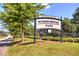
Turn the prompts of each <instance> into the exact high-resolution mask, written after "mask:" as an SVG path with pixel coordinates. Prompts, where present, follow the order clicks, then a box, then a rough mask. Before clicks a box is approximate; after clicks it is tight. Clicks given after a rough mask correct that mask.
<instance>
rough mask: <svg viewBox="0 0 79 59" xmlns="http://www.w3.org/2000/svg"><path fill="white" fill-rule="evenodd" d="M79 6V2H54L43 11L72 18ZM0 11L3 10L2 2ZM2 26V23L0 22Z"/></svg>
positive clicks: (50, 14)
mask: <svg viewBox="0 0 79 59" xmlns="http://www.w3.org/2000/svg"><path fill="white" fill-rule="evenodd" d="M77 7H79V3H53V4H52V5H50V6H49V7H48V8H46V9H44V10H42V11H41V12H42V13H44V14H46V15H49V16H58V17H63V18H64V17H67V18H72V14H73V13H74V12H75V10H76V8H77ZM0 11H3V8H2V4H0ZM1 27H2V25H1V24H0V28H1Z"/></svg>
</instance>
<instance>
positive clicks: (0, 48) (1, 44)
mask: <svg viewBox="0 0 79 59" xmlns="http://www.w3.org/2000/svg"><path fill="white" fill-rule="evenodd" d="M11 42H12V39H11V38H6V39H5V40H2V41H0V56H5V53H6V52H7V46H8V45H9V44H10V43H11Z"/></svg>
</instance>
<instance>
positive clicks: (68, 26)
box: [63, 18, 78, 36]
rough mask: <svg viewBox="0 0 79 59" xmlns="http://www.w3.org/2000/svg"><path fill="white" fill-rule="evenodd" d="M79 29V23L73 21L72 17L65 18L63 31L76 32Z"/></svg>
mask: <svg viewBox="0 0 79 59" xmlns="http://www.w3.org/2000/svg"><path fill="white" fill-rule="evenodd" d="M77 29H78V25H77V24H75V23H73V22H72V20H71V19H68V18H65V19H64V20H63V31H64V32H66V33H72V35H73V36H74V34H73V33H75V32H76V31H77Z"/></svg>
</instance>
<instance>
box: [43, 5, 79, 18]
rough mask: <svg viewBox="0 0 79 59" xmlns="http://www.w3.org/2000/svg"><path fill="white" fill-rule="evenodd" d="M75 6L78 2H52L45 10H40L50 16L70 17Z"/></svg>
mask: <svg viewBox="0 0 79 59" xmlns="http://www.w3.org/2000/svg"><path fill="white" fill-rule="evenodd" d="M77 7H79V3H53V4H52V5H50V6H49V7H48V8H46V9H45V10H42V13H44V14H46V15H50V16H58V17H63V18H64V17H67V18H72V15H73V13H74V12H75V10H76V8H77Z"/></svg>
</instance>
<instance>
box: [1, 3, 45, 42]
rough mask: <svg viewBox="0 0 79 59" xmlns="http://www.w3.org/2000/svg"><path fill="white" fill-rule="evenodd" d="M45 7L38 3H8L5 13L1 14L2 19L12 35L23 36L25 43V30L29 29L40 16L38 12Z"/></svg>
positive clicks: (5, 5)
mask: <svg viewBox="0 0 79 59" xmlns="http://www.w3.org/2000/svg"><path fill="white" fill-rule="evenodd" d="M44 7H45V6H42V5H41V4H36V3H10V4H7V3H6V4H4V5H3V8H4V11H3V12H1V13H0V18H1V20H3V21H4V22H5V24H6V28H8V30H9V31H10V32H11V34H13V35H15V34H17V35H18V34H21V36H22V41H23V38H24V30H26V28H28V25H29V24H31V22H32V21H33V19H34V17H36V16H38V13H37V12H39V11H40V10H41V9H43V8H44ZM27 32H28V31H27Z"/></svg>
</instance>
